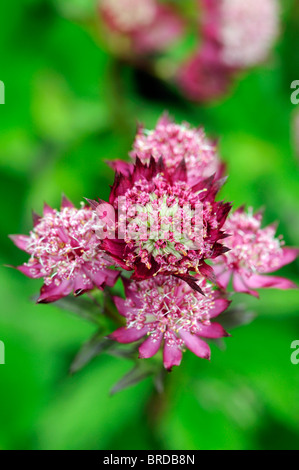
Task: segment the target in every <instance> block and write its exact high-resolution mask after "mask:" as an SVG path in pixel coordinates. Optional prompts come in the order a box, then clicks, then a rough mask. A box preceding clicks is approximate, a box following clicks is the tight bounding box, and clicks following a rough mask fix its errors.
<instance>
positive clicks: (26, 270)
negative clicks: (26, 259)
mask: <svg viewBox="0 0 299 470" xmlns="http://www.w3.org/2000/svg"><path fill="white" fill-rule="evenodd" d="M41 269H42V265H41V264H38V263H37V264H33V265H31V266H27V265H25V264H23V265H21V266H18V267H17V270H18V271H20V272H21V273H23V274H25V276H27V277H30V278H31V279H39V278H41V277H43V274H41Z"/></svg>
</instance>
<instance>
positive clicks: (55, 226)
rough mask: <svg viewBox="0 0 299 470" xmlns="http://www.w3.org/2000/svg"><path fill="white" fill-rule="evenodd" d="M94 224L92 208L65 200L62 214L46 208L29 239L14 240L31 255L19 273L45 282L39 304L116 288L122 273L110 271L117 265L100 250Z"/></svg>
mask: <svg viewBox="0 0 299 470" xmlns="http://www.w3.org/2000/svg"><path fill="white" fill-rule="evenodd" d="M94 221H95V213H94V211H92V210H91V208H90V207H85V206H83V207H82V208H81V209H76V208H75V207H74V206H73V205H72V204H71V203H70V202H69V201H68V200H67V199H66V198H63V201H62V205H61V210H60V211H57V210H54V209H52V208H51V207H49V206H48V205H45V206H44V213H43V217H39V216H35V217H34V228H33V230H32V231H31V232H30V235H29V236H26V235H12V236H11V239H12V240H13V242H14V243H15V245H16V246H17V247H18V248H20V249H21V250H23V251H26V252H27V253H29V254H30V259H29V261H28V262H27V263H25V264H23V265H22V266H18V268H17V269H18V270H19V271H21V272H22V273H24V274H25V275H26V276H28V277H31V278H43V279H44V285H43V286H42V288H41V294H40V297H39V299H38V302H44V303H47V302H53V301H55V300H58V299H60V298H61V297H64V296H66V295H68V294H70V293H71V292H72V291H74V294H75V295H79V294H82V293H84V292H86V291H88V290H90V289H93V288H94V287H98V288H100V289H101V288H103V287H104V286H105V285H109V286H113V285H114V284H115V281H116V279H117V277H118V274H119V273H118V272H117V271H113V270H110V269H108V268H107V266H111V265H112V264H114V263H113V261H112V260H109V258H108V257H107V256H106V255H105V254H104V253H103V252H102V251H101V250H99V241H98V239H97V237H96V236H95V233H94V230H93V224H94Z"/></svg>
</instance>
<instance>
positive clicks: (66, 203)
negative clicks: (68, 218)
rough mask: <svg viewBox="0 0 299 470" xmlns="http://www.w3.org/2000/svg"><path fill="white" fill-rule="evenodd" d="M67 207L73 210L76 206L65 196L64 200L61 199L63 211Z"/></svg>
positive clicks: (63, 196)
mask: <svg viewBox="0 0 299 470" xmlns="http://www.w3.org/2000/svg"><path fill="white" fill-rule="evenodd" d="M65 207H68V208H70V209H72V208H73V207H75V206H74V204H73V203H72V202H71V201H70V200H69V199H68V198H67V197H66V196H65V195H64V194H63V195H62V199H61V209H64V208H65Z"/></svg>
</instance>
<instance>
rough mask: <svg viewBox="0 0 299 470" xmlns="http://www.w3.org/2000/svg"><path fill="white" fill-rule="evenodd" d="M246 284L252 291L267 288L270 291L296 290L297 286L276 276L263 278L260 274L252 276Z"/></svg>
mask: <svg viewBox="0 0 299 470" xmlns="http://www.w3.org/2000/svg"><path fill="white" fill-rule="evenodd" d="M247 284H248V286H249V287H252V288H253V289H258V288H263V287H269V288H272V289H274V288H275V289H283V290H286V289H297V288H298V286H297V285H296V284H294V282H292V281H290V280H289V279H285V278H284V277H278V276H263V275H260V274H253V275H252V276H251V277H250V278H249V279H248V280H247Z"/></svg>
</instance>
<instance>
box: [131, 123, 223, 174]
mask: <svg viewBox="0 0 299 470" xmlns="http://www.w3.org/2000/svg"><path fill="white" fill-rule="evenodd" d="M130 155H131V157H132V158H135V157H136V156H138V157H139V158H140V160H141V161H142V162H143V163H149V161H150V158H151V156H153V157H154V159H155V160H158V159H159V158H160V157H161V156H163V161H164V164H165V165H166V167H167V168H168V169H169V170H170V171H171V172H175V170H176V168H177V167H178V165H179V164H180V163H181V161H182V159H183V158H184V159H185V163H186V167H187V173H188V178H189V180H192V179H196V178H197V177H198V175H199V174H200V175H201V176H202V177H203V178H205V177H208V176H210V175H212V174H213V173H215V172H216V171H217V168H218V166H219V160H218V156H217V153H216V148H215V144H213V143H212V142H211V141H210V140H208V139H207V137H206V135H205V133H204V131H203V129H192V128H190V126H189V124H187V123H184V124H182V125H178V124H175V123H172V122H171V121H169V122H168V121H167V122H165V118H164V119H161V120H160V121H159V122H158V124H157V127H156V128H155V129H154V130H151V131H149V130H143V131H142V132H139V133H138V134H137V136H136V139H135V142H134V147H133V150H132V152H131V154H130Z"/></svg>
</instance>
